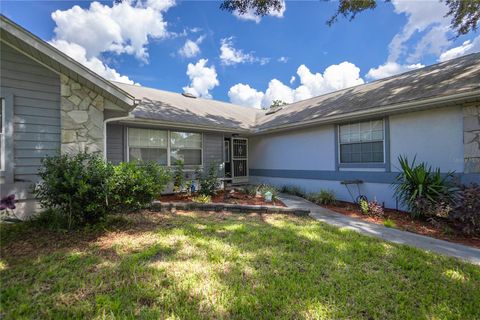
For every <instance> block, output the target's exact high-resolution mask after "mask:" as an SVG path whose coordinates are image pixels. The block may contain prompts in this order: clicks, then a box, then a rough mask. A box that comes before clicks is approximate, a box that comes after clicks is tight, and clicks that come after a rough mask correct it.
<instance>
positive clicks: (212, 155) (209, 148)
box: [203, 133, 224, 177]
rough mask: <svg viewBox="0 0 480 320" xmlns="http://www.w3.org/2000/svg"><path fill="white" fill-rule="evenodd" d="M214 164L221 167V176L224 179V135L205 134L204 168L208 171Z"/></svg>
mask: <svg viewBox="0 0 480 320" xmlns="http://www.w3.org/2000/svg"><path fill="white" fill-rule="evenodd" d="M212 164H215V165H217V166H219V176H222V177H223V175H224V170H223V135H221V134H212V133H204V134H203V167H204V169H205V170H208V169H209V168H210V166H211V165H212Z"/></svg>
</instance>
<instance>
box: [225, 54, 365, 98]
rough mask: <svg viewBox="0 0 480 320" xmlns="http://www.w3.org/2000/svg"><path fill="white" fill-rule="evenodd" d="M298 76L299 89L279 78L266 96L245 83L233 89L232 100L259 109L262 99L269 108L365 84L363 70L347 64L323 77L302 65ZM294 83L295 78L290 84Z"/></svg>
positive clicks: (340, 65) (328, 70)
mask: <svg viewBox="0 0 480 320" xmlns="http://www.w3.org/2000/svg"><path fill="white" fill-rule="evenodd" d="M297 75H298V77H299V80H300V85H299V86H298V87H297V88H292V87H289V86H287V85H286V84H284V83H282V82H281V81H280V80H278V79H272V80H271V81H270V82H269V83H268V88H267V90H266V91H265V93H262V92H261V91H257V90H256V89H254V88H251V87H250V86H248V85H245V84H237V85H235V86H233V87H231V88H230V91H229V97H230V101H232V102H233V103H237V104H241V105H248V106H252V107H258V101H259V100H261V103H260V105H261V106H262V107H269V106H270V105H271V104H272V102H273V101H274V100H282V101H284V102H287V103H291V102H295V101H299V100H304V99H308V98H311V97H314V96H318V95H321V94H324V93H328V92H332V91H335V90H340V89H344V88H348V87H351V86H354V85H359V84H362V83H364V81H363V79H362V78H361V77H360V69H359V68H358V67H357V66H355V65H354V64H353V63H350V62H347V61H345V62H342V63H340V64H335V65H331V66H329V67H328V68H326V69H325V71H324V72H323V74H322V73H318V72H317V73H312V72H311V71H310V69H308V68H307V67H306V66H305V65H301V66H299V67H298V69H297ZM295 80H296V79H295V77H294V76H293V77H292V78H291V79H290V84H292V83H293V82H294V81H295ZM230 93H232V94H230ZM262 95H263V97H262V98H261V99H260V97H261V96H262Z"/></svg>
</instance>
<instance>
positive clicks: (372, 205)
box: [368, 200, 384, 217]
mask: <svg viewBox="0 0 480 320" xmlns="http://www.w3.org/2000/svg"><path fill="white" fill-rule="evenodd" d="M368 212H369V213H370V214H371V215H372V216H377V217H381V216H383V214H384V212H383V207H382V206H381V205H380V204H379V203H378V202H377V201H376V200H373V201H370V202H369V203H368Z"/></svg>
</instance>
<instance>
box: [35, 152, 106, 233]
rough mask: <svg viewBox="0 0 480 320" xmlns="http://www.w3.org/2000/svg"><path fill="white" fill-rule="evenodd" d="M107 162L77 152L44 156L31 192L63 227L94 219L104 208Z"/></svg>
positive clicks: (95, 219)
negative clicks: (53, 213)
mask: <svg viewBox="0 0 480 320" xmlns="http://www.w3.org/2000/svg"><path fill="white" fill-rule="evenodd" d="M112 174H113V168H112V166H111V165H109V164H107V163H105V161H104V160H103V158H102V157H101V156H100V155H96V154H87V153H79V154H76V155H59V156H54V157H49V158H45V159H44V160H43V161H42V168H41V170H40V172H39V176H40V178H41V179H42V182H40V183H38V184H37V185H36V186H35V189H34V194H35V196H36V198H37V199H38V200H39V202H40V204H41V205H42V206H43V207H44V208H46V209H51V210H55V212H57V214H58V217H59V218H60V219H61V220H63V223H64V224H65V226H66V227H68V228H71V227H73V226H76V225H78V226H80V225H85V224H89V223H95V222H97V221H99V220H100V219H102V218H103V217H104V216H105V215H106V214H107V210H108V205H107V197H108V179H109V178H110V177H111V176H112Z"/></svg>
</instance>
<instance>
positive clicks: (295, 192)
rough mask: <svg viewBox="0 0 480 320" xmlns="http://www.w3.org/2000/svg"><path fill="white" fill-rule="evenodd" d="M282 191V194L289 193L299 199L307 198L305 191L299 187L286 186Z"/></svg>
mask: <svg viewBox="0 0 480 320" xmlns="http://www.w3.org/2000/svg"><path fill="white" fill-rule="evenodd" d="M280 191H281V192H282V193H287V194H291V195H294V196H297V197H302V198H305V196H306V194H305V190H303V189H302V188H301V187H299V186H293V185H285V186H282V188H281V189H280Z"/></svg>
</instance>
